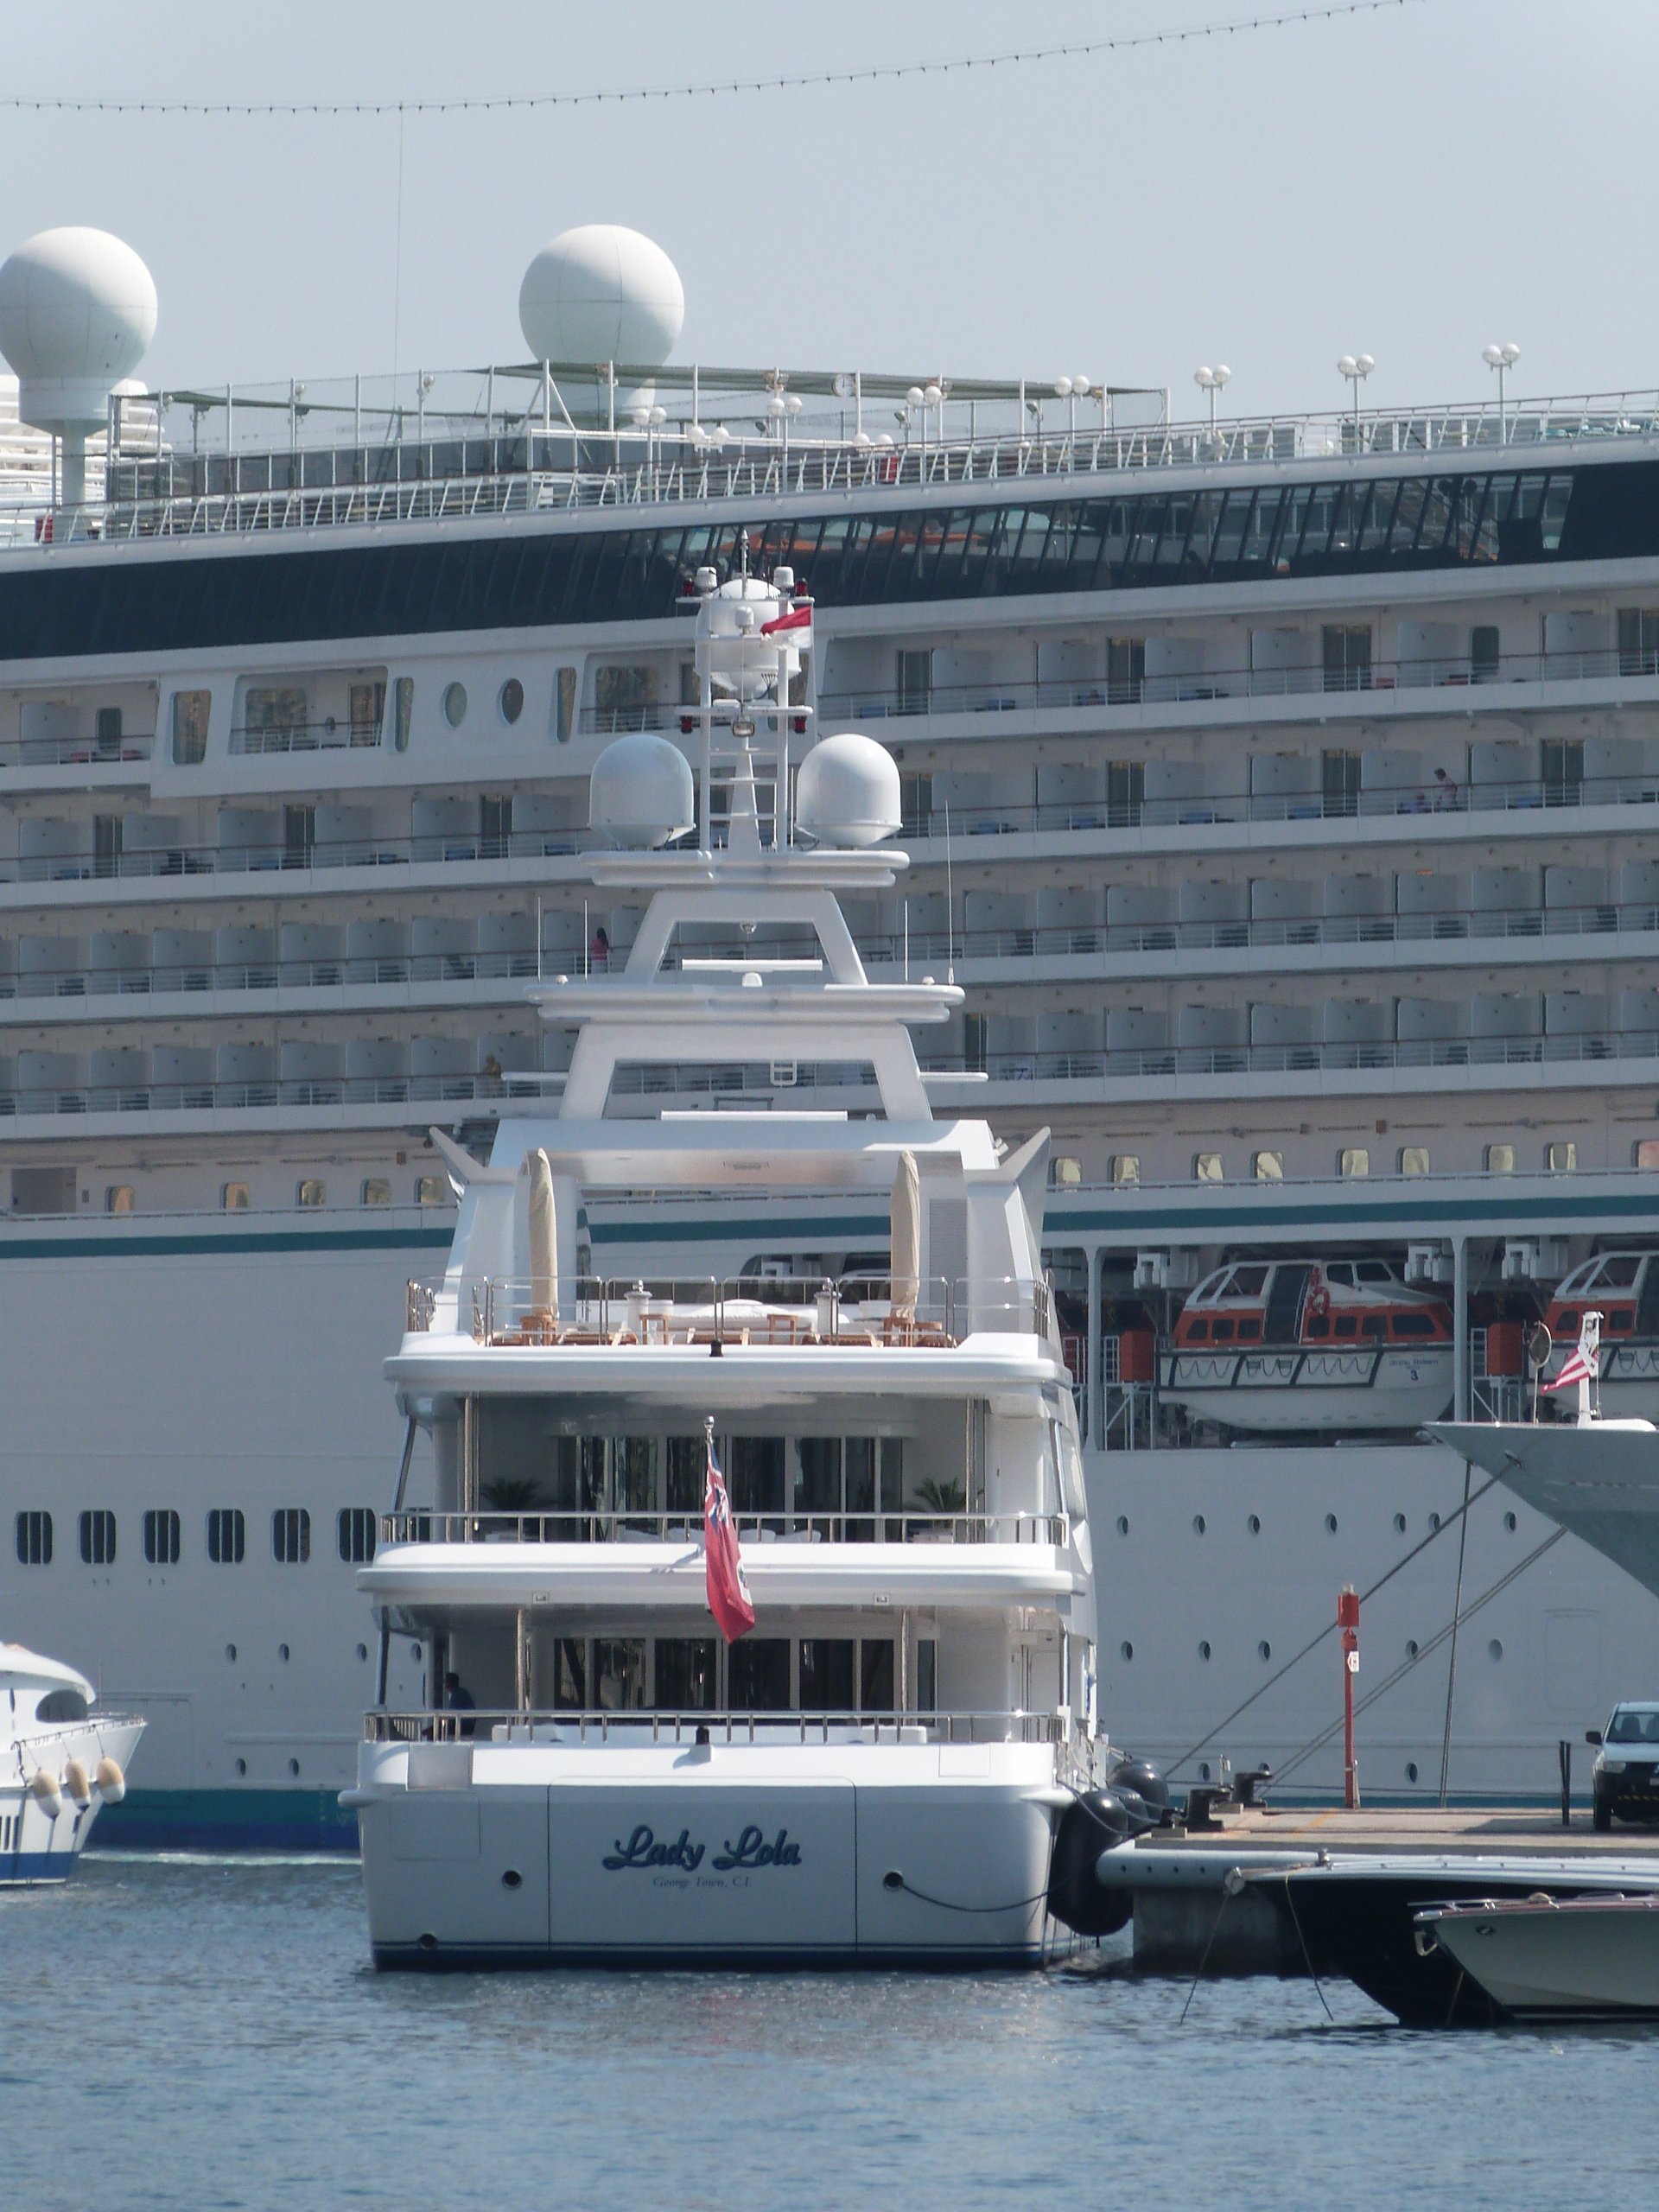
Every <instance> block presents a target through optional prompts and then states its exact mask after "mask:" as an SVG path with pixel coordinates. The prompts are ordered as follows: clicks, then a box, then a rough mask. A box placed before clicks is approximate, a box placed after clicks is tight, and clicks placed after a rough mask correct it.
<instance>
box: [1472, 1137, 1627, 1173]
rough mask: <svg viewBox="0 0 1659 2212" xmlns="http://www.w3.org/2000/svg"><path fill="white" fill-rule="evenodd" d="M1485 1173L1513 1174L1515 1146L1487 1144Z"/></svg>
mask: <svg viewBox="0 0 1659 2212" xmlns="http://www.w3.org/2000/svg"><path fill="white" fill-rule="evenodd" d="M1654 1164H1655V1166H1659V1147H1656V1149H1655V1158H1654ZM1486 1173H1488V1174H1489V1175H1513V1174H1514V1173H1515V1147H1514V1146H1513V1145H1512V1144H1489V1145H1488V1146H1487V1147H1486Z"/></svg>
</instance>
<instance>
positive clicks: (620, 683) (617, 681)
mask: <svg viewBox="0 0 1659 2212" xmlns="http://www.w3.org/2000/svg"><path fill="white" fill-rule="evenodd" d="M659 720H660V716H659V715H658V711H657V671H656V670H655V669H654V668H642V667H640V666H639V665H638V664H636V663H633V662H628V661H620V662H612V663H609V664H601V666H600V667H598V668H596V669H595V670H594V726H595V728H598V729H599V730H600V731H601V732H602V733H604V734H607V735H609V734H613V733H614V732H616V731H618V730H632V729H655V728H656V727H657V725H658V721H659Z"/></svg>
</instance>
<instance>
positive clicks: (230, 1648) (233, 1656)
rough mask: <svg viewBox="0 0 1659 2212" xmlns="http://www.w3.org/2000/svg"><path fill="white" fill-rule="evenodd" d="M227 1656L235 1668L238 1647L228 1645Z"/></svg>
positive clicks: (231, 1644)
mask: <svg viewBox="0 0 1659 2212" xmlns="http://www.w3.org/2000/svg"><path fill="white" fill-rule="evenodd" d="M225 1656H226V1658H227V1659H228V1660H229V1661H230V1662H231V1664H232V1667H234V1666H235V1664H236V1646H235V1645H234V1644H233V1643H227V1644H226V1647H225Z"/></svg>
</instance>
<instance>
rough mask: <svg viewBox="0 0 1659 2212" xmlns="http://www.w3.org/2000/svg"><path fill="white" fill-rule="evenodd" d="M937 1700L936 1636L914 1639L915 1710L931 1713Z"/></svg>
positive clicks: (937, 1654)
mask: <svg viewBox="0 0 1659 2212" xmlns="http://www.w3.org/2000/svg"><path fill="white" fill-rule="evenodd" d="M938 1701H939V1646H938V1639H937V1637H931V1636H918V1637H917V1639H916V1710H917V1712H918V1713H931V1712H932V1711H933V1710H934V1708H935V1707H936V1706H937V1705H938Z"/></svg>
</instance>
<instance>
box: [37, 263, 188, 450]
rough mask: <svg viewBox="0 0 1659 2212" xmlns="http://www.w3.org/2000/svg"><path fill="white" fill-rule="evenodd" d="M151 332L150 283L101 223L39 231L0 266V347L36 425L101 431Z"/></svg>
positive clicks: (153, 302)
mask: <svg viewBox="0 0 1659 2212" xmlns="http://www.w3.org/2000/svg"><path fill="white" fill-rule="evenodd" d="M155 335H156V285H155V282H154V280H153V278H152V277H151V276H150V273H149V270H148V269H146V268H145V266H144V264H143V262H142V261H141V260H140V259H139V257H138V256H137V254H136V253H135V252H134V251H133V250H132V248H131V247H130V245H125V244H124V242H123V241H122V240H121V239H120V238H111V235H110V233H109V232H107V231H94V230H86V229H67V230H57V231H41V232H37V233H36V235H35V237H34V238H29V239H27V240H26V241H25V242H24V243H23V244H22V245H20V246H19V247H18V248H17V251H16V252H15V253H14V254H13V255H12V256H11V257H10V260H8V261H7V262H6V263H5V264H4V266H3V267H0V353H4V355H5V357H6V359H7V360H8V361H10V364H11V365H12V367H13V368H14V369H16V372H17V375H18V378H19V380H20V389H19V392H18V408H17V411H18V414H19V416H20V417H21V419H22V421H23V422H25V423H33V424H34V425H35V428H36V429H42V430H58V431H63V432H71V431H75V430H87V429H102V428H103V426H104V423H105V419H106V415H107V410H108V405H109V397H110V394H111V391H113V390H114V389H115V387H116V385H118V384H119V383H120V382H121V381H122V379H123V378H126V377H129V376H130V375H131V373H132V372H133V370H134V369H136V368H137V365H138V364H139V362H140V361H141V360H143V357H144V351H145V348H146V347H147V346H149V341H150V340H151V339H152V338H153V337H154V336H155Z"/></svg>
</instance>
